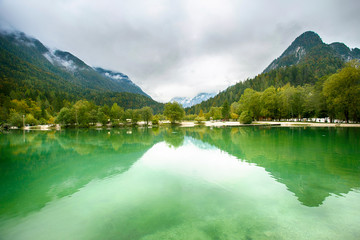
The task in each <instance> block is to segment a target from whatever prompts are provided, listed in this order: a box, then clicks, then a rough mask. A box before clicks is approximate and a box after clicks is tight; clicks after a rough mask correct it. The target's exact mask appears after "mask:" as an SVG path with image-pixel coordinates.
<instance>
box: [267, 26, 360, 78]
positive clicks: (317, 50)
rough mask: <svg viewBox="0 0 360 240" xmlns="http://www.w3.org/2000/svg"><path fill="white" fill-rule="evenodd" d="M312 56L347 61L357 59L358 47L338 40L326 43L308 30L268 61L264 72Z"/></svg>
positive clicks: (305, 62) (308, 58) (293, 63)
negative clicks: (276, 56)
mask: <svg viewBox="0 0 360 240" xmlns="http://www.w3.org/2000/svg"><path fill="white" fill-rule="evenodd" d="M314 58H315V59H325V58H330V59H331V58H337V59H341V60H342V61H346V62H347V61H350V60H353V59H359V58H360V49H358V48H354V49H350V48H349V47H347V46H346V45H345V44H344V43H338V42H335V43H331V44H326V43H324V42H323V41H322V40H321V38H320V36H319V35H318V34H317V33H315V32H312V31H308V32H305V33H303V34H301V35H300V36H299V37H297V38H296V39H295V40H294V41H293V42H292V43H291V45H290V46H289V47H288V48H287V49H286V50H285V51H284V52H283V53H282V54H281V56H280V57H278V58H277V59H275V60H274V61H272V62H271V63H270V65H269V66H268V67H267V68H266V69H265V70H264V72H269V71H271V70H274V69H277V68H280V67H288V66H291V65H296V64H307V63H309V62H310V61H311V59H314Z"/></svg>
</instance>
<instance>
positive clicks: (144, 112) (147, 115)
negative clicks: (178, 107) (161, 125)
mask: <svg viewBox="0 0 360 240" xmlns="http://www.w3.org/2000/svg"><path fill="white" fill-rule="evenodd" d="M140 113H141V119H142V120H143V121H145V122H146V125H149V122H150V121H151V120H152V118H153V111H152V109H151V108H150V107H143V108H141V109H140Z"/></svg>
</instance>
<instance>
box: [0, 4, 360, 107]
mask: <svg viewBox="0 0 360 240" xmlns="http://www.w3.org/2000/svg"><path fill="white" fill-rule="evenodd" d="M359 12H360V1H359V0H316V1H315V0H301V1H292V0H271V1H269V0H259V1H255V0H253V1H251V0H244V1H241V0H129V1H123V0H101V1H100V0H51V1H44V0H0V21H3V22H7V23H8V24H10V25H11V26H13V27H14V28H16V29H18V30H20V31H23V32H25V33H27V34H28V35H31V36H33V37H35V38H37V39H39V40H40V41H41V42H42V43H43V44H44V45H46V46H48V47H51V48H58V49H61V50H64V51H69V52H71V53H72V54H74V55H75V56H77V57H79V58H80V59H82V60H84V61H85V62H86V63H87V64H88V65H91V66H96V67H97V66H98V67H103V68H106V69H110V70H115V71H120V72H122V73H125V74H127V75H129V77H130V78H131V80H132V81H133V82H135V83H136V84H138V85H139V86H140V87H141V88H142V89H143V90H144V91H145V92H146V93H148V94H149V95H150V96H152V97H153V98H154V99H155V100H157V101H162V102H165V101H169V100H170V99H171V98H172V97H176V96H179V97H182V96H187V97H193V96H195V95H196V94H198V93H200V92H218V91H221V90H224V89H225V88H226V87H228V86H230V85H233V84H235V83H236V82H239V81H243V80H245V79H247V78H251V77H254V76H255V75H257V74H259V73H261V72H262V71H263V70H264V69H265V68H266V67H267V65H269V64H270V62H271V61H272V60H273V59H275V58H277V57H279V56H280V54H281V53H282V52H283V51H284V50H285V49H286V48H287V47H288V46H289V45H290V44H291V42H292V41H293V40H294V39H295V38H296V37H297V36H299V35H300V34H301V33H303V32H304V31H307V30H312V31H315V32H317V33H318V34H319V35H320V37H321V38H322V39H323V41H324V42H325V43H331V42H336V41H337V42H344V43H345V44H347V45H348V46H349V47H351V48H354V47H360V30H359V29H360V14H359Z"/></svg>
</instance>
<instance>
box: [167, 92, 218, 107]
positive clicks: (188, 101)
mask: <svg viewBox="0 0 360 240" xmlns="http://www.w3.org/2000/svg"><path fill="white" fill-rule="evenodd" d="M215 95H216V93H199V94H198V95H196V96H195V97H193V98H188V97H175V98H172V99H171V100H170V102H178V103H180V104H181V105H182V106H183V107H184V108H188V107H191V106H194V105H196V104H199V103H201V102H203V101H206V100H208V99H209V98H212V97H214V96H215Z"/></svg>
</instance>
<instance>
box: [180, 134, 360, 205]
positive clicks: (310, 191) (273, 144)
mask: <svg viewBox="0 0 360 240" xmlns="http://www.w3.org/2000/svg"><path fill="white" fill-rule="evenodd" d="M184 131H185V132H186V135H188V136H192V137H194V138H196V139H201V140H202V141H204V142H207V143H209V144H211V145H213V146H216V147H217V148H219V149H221V150H223V151H226V152H228V153H229V154H231V155H233V156H236V157H238V158H239V159H244V160H245V161H247V162H249V163H255V164H256V165H258V166H261V167H263V168H265V170H266V171H267V172H269V173H270V174H271V175H272V176H273V177H274V178H275V179H276V180H277V181H278V182H281V183H283V184H285V185H286V186H287V188H288V190H289V191H291V192H293V193H294V194H295V195H296V196H297V197H298V200H299V201H300V202H301V203H302V204H304V205H306V206H309V207H312V206H319V205H321V204H322V203H323V202H324V200H325V198H326V197H328V196H330V195H331V194H336V195H341V194H346V193H348V192H349V191H351V190H352V189H359V187H360V159H359V156H360V142H359V141H360V138H359V136H360V131H359V129H357V128H356V129H353V128H323V129H313V128H305V129H304V128H245V127H244V128H223V129H219V128H215V129H212V130H211V129H209V128H195V129H184Z"/></svg>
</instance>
